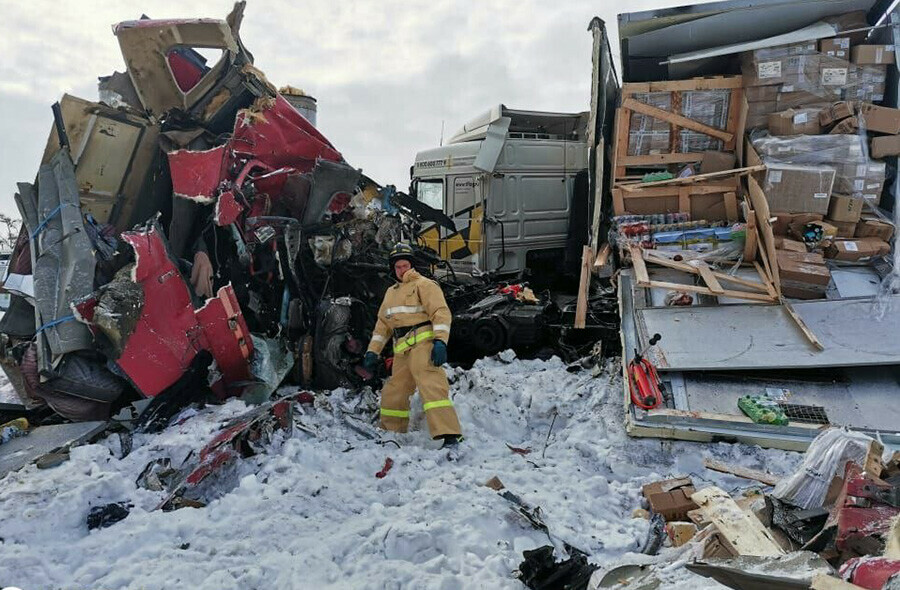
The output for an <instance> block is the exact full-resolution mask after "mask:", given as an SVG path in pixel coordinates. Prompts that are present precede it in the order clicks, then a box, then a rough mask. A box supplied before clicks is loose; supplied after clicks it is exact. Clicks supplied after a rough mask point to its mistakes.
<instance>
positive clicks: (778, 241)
mask: <svg viewBox="0 0 900 590" xmlns="http://www.w3.org/2000/svg"><path fill="white" fill-rule="evenodd" d="M775 250H776V253H777V252H795V253H800V254H804V253H806V245H805V244H804V243H803V242H798V241H797V240H791V239H790V238H784V237H781V236H775Z"/></svg>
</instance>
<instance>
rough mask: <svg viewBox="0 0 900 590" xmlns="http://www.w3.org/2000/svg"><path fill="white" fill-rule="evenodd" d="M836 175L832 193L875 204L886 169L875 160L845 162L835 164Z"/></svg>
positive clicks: (882, 163) (879, 194)
mask: <svg viewBox="0 0 900 590" xmlns="http://www.w3.org/2000/svg"><path fill="white" fill-rule="evenodd" d="M834 168H835V170H836V171H837V174H836V175H835V177H834V188H833V191H832V192H833V193H838V194H842V195H849V196H852V197H857V198H861V199H865V200H868V201H871V202H873V203H874V202H877V201H878V200H879V199H880V197H881V191H882V189H883V188H884V180H885V174H886V172H887V168H886V166H885V164H884V162H877V161H875V160H868V161H861V160H860V159H857V160H856V161H845V162H843V163H835V164H834Z"/></svg>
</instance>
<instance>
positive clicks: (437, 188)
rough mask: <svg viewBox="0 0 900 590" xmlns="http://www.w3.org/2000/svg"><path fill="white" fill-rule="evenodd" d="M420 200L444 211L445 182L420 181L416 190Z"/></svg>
mask: <svg viewBox="0 0 900 590" xmlns="http://www.w3.org/2000/svg"><path fill="white" fill-rule="evenodd" d="M416 195H417V196H418V199H419V200H420V201H422V202H423V203H425V204H426V205H428V206H429V207H431V208H433V209H437V210H438V211H443V210H444V181H443V180H419V186H418V188H417V189H416Z"/></svg>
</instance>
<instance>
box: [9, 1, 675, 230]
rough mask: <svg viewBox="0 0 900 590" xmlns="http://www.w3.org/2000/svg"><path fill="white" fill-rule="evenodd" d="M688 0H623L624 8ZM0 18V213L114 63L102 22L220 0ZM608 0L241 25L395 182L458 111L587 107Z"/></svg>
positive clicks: (353, 7) (329, 131)
mask: <svg viewBox="0 0 900 590" xmlns="http://www.w3.org/2000/svg"><path fill="white" fill-rule="evenodd" d="M686 3H691V2H689V1H688V0H676V1H666V0H632V1H631V2H629V3H628V10H629V11H638V10H646V9H649V8H658V7H663V6H676V5H679V4H686ZM5 4H6V6H5V7H4V10H3V19H2V20H0V55H3V56H4V59H3V60H0V113H2V114H0V138H2V141H0V212H5V213H7V214H12V215H15V216H16V217H18V212H17V210H16V207H15V203H14V201H13V195H14V193H15V190H16V186H15V183H16V182H31V181H33V179H34V177H35V174H36V173H37V168H38V165H39V163H40V158H41V154H42V153H43V150H44V146H45V145H46V142H47V134H48V133H49V131H50V127H51V125H52V120H53V119H52V114H51V111H50V105H51V104H53V102H55V101H56V100H59V98H60V97H61V96H62V95H63V94H64V93H69V94H73V95H75V96H79V97H82V98H85V99H88V100H97V86H96V84H97V77H98V76H102V75H107V74H110V73H112V72H113V71H114V70H118V71H124V69H125V68H124V62H123V60H122V56H121V53H120V51H119V47H118V43H117V41H116V38H115V36H113V34H112V29H111V25H112V24H114V23H117V22H120V21H123V20H131V19H136V18H139V17H140V16H141V14H147V15H148V16H150V17H151V18H195V17H207V18H219V19H224V18H225V16H226V15H227V14H228V13H229V12H230V10H231V8H232V6H233V2H232V1H231V0H195V1H193V2H182V1H178V2H175V1H170V0H143V1H141V0H84V1H82V2H63V1H51V0H30V1H29V2H15V3H5ZM619 6H622V5H619V4H617V3H615V2H611V1H609V0H593V1H586V0H565V1H564V2H546V1H542V0H515V1H512V0H509V1H507V0H480V1H478V0H427V1H425V0H404V1H397V0H380V1H378V2H376V1H365V2H363V1H358V0H341V1H340V2H334V1H333V0H304V1H303V2H291V1H287V0H266V1H262V0H249V2H248V4H247V8H246V10H245V13H244V22H243V25H242V27H241V38H242V40H243V42H244V45H245V46H246V47H247V49H248V50H249V51H250V52H251V53H253V55H254V58H255V65H256V66H257V67H258V68H260V69H261V70H262V71H263V72H265V73H266V75H267V77H268V78H269V80H270V81H271V82H272V83H273V84H275V85H276V86H279V87H280V86H283V85H287V84H289V85H291V86H295V87H297V88H301V89H303V90H304V91H305V92H307V93H308V94H311V95H312V96H314V97H316V99H317V100H318V127H319V129H320V130H321V131H322V132H323V133H324V134H325V135H326V136H327V137H328V138H329V139H330V140H331V142H332V143H333V144H334V145H335V146H336V147H337V148H338V150H340V151H341V152H342V153H343V155H344V157H345V158H346V160H347V161H348V162H349V163H351V164H352V165H353V166H356V167H358V168H362V169H363V171H364V172H365V173H366V174H367V175H368V176H370V177H372V178H373V179H375V180H376V181H378V182H380V183H381V184H395V185H397V186H398V187H399V188H400V189H401V190H405V189H406V188H407V186H408V184H409V167H410V165H411V164H412V163H413V161H414V158H415V154H416V152H418V151H420V150H424V149H428V148H432V147H436V146H437V145H438V144H439V142H440V139H441V128H442V126H443V128H444V137H445V138H446V137H449V136H450V135H452V134H453V133H454V132H455V131H456V130H457V129H459V128H460V127H461V126H462V125H463V124H464V123H465V122H466V121H468V120H469V119H472V118H474V117H475V116H476V115H478V114H480V113H483V112H484V111H487V110H488V109H489V108H491V107H492V106H495V105H497V104H499V103H503V104H505V105H507V106H509V107H512V108H524V109H531V110H549V111H558V112H578V111H583V110H587V109H588V102H589V88H590V78H591V35H590V33H589V32H588V31H587V27H588V24H589V23H590V20H591V18H592V17H593V16H600V17H601V18H603V19H604V20H605V21H606V23H607V25H608V27H610V29H611V31H610V32H611V34H615V21H616V13H617V12H618V10H619V8H618V7H619Z"/></svg>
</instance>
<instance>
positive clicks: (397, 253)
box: [388, 242, 413, 271]
mask: <svg viewBox="0 0 900 590" xmlns="http://www.w3.org/2000/svg"><path fill="white" fill-rule="evenodd" d="M388 260H389V261H390V265H391V270H392V271H393V270H394V264H396V263H397V261H398V260H409V263H410V264H412V262H413V249H412V246H410V245H409V244H404V243H403V242H399V243H398V244H397V245H396V246H394V248H393V249H392V250H391V255H390V258H388Z"/></svg>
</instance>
